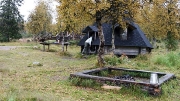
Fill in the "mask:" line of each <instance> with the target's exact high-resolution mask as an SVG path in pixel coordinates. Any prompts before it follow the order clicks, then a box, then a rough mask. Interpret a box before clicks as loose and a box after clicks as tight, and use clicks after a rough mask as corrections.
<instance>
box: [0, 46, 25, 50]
mask: <svg viewBox="0 0 180 101" xmlns="http://www.w3.org/2000/svg"><path fill="white" fill-rule="evenodd" d="M19 47H27V46H0V50H12V49H16V48H19Z"/></svg>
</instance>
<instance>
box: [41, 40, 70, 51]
mask: <svg viewBox="0 0 180 101" xmlns="http://www.w3.org/2000/svg"><path fill="white" fill-rule="evenodd" d="M40 44H42V45H43V51H45V50H46V49H45V46H47V47H48V51H49V48H50V45H62V44H61V43H57V42H55V43H48V42H40ZM68 45H69V42H64V46H66V51H67V46H68Z"/></svg>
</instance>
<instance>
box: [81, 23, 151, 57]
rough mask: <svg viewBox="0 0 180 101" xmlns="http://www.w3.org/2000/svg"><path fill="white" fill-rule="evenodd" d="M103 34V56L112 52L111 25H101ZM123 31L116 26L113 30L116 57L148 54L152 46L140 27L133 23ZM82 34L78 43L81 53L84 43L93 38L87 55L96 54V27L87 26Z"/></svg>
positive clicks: (97, 46) (97, 44)
mask: <svg viewBox="0 0 180 101" xmlns="http://www.w3.org/2000/svg"><path fill="white" fill-rule="evenodd" d="M102 27H103V34H104V38H105V46H104V50H105V54H108V53H109V52H111V50H112V44H111V41H112V25H110V24H107V23H103V24H102ZM124 32H125V31H124V30H123V29H122V28H121V27H120V26H119V25H118V24H117V25H115V28H114V33H115V41H114V44H115V50H114V54H116V55H122V54H124V55H128V56H136V55H139V54H147V53H150V52H151V50H152V49H153V47H152V45H151V44H150V42H149V41H148V39H147V38H146V36H145V34H144V33H143V32H142V30H141V29H140V27H139V26H138V25H137V24H135V23H134V22H131V23H128V28H127V29H126V33H124ZM83 33H85V35H84V37H83V38H82V39H81V40H80V42H79V43H78V45H79V46H81V52H82V51H83V49H84V45H85V41H86V40H87V39H88V38H89V37H93V40H92V43H91V46H90V48H89V51H88V52H89V54H92V53H97V51H98V48H99V43H100V41H99V37H98V28H97V27H96V25H93V26H87V27H86V28H84V30H83Z"/></svg>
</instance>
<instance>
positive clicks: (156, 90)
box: [70, 67, 175, 95]
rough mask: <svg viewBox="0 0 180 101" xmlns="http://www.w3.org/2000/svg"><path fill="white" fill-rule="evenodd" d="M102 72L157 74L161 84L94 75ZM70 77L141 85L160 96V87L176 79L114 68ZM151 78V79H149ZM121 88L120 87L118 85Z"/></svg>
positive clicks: (85, 72)
mask: <svg viewBox="0 0 180 101" xmlns="http://www.w3.org/2000/svg"><path fill="white" fill-rule="evenodd" d="M102 71H108V72H109V73H110V72H112V71H126V72H129V73H130V72H134V73H147V74H151V73H156V74H157V75H158V77H159V78H158V80H159V82H158V83H157V84H151V83H150V82H149V79H147V81H146V82H145V81H141V80H137V81H136V80H135V81H131V80H122V79H115V78H111V77H105V76H97V75H93V74H98V73H100V72H102ZM70 77H71V78H73V77H78V78H85V79H92V80H95V81H98V82H101V83H105V82H111V83H114V82H116V84H127V83H128V84H134V85H141V86H144V88H146V90H147V91H148V92H149V93H150V94H153V95H158V94H160V93H161V88H160V86H161V85H162V84H163V83H164V82H166V81H168V80H169V79H171V78H174V77H175V75H174V74H171V73H162V72H153V71H144V70H133V69H125V68H112V67H106V68H97V69H92V70H86V71H83V72H78V73H74V74H70ZM149 78H150V77H149ZM117 86H119V85H117Z"/></svg>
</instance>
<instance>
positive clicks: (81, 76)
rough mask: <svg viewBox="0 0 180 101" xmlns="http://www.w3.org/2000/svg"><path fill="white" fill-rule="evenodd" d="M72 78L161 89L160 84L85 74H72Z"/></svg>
mask: <svg viewBox="0 0 180 101" xmlns="http://www.w3.org/2000/svg"><path fill="white" fill-rule="evenodd" d="M70 77H80V78H87V79H93V80H98V81H110V82H118V83H131V84H138V85H144V86H149V87H152V88H158V87H159V85H158V84H150V83H146V82H136V81H130V80H120V79H114V78H109V77H100V76H93V75H87V74H83V73H76V74H70Z"/></svg>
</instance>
